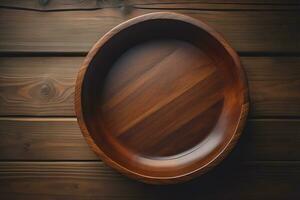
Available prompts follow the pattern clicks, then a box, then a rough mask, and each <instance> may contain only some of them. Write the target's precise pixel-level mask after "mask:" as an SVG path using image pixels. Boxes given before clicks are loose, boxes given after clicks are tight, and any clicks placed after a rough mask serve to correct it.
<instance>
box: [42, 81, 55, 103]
mask: <svg viewBox="0 0 300 200" xmlns="http://www.w3.org/2000/svg"><path fill="white" fill-rule="evenodd" d="M55 91H56V90H55V87H54V85H53V84H52V83H51V82H50V81H45V82H43V83H42V84H41V85H40V86H39V97H40V99H43V100H47V101H48V100H50V99H51V98H53V97H54V96H55Z"/></svg>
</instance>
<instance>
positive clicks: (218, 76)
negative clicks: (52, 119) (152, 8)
mask: <svg viewBox="0 0 300 200" xmlns="http://www.w3.org/2000/svg"><path fill="white" fill-rule="evenodd" d="M247 93H248V88H247V82H246V79H245V74H244V71H243V69H242V66H241V64H240V61H239V58H238V56H237V54H236V53H235V51H234V50H233V49H232V48H231V47H230V46H229V45H228V43H227V42H226V41H225V40H224V39H223V37H222V36H220V34H218V33H217V32H216V31H215V30H214V29H212V28H211V27H209V26H208V25H206V24H204V23H203V22H201V21H198V20H196V19H193V18H190V17H188V16H184V15H180V14H175V13H166V12H160V13H151V14H147V15H143V16H140V17H136V18H134V19H131V20H128V21H126V22H124V23H122V24H120V25H118V26H117V27H115V28H114V29H112V30H111V31H109V32H108V33H107V34H106V35H104V36H103V37H102V38H101V39H100V40H99V41H98V42H97V43H96V44H95V46H94V47H93V48H92V49H91V51H90V52H89V53H88V55H87V57H86V59H85V61H84V63H83V66H82V68H81V69H80V71H79V74H78V78H77V82H76V91H75V110H76V115H77V118H78V122H79V125H80V128H81V130H82V132H83V135H84V137H85V138H86V140H87V142H88V143H89V145H90V146H91V147H92V149H93V150H94V151H95V152H96V154H97V155H98V156H99V157H100V158H101V159H102V160H103V161H104V162H106V163H107V164H108V165H110V166H111V167H113V168H115V169H117V170H118V171H120V172H122V173H123V174H126V175H128V176H129V177H132V178H135V179H138V180H141V181H143V182H148V183H157V184H166V183H176V182H181V181H186V180H189V179H191V178H193V177H196V176H198V175H200V174H202V173H204V172H206V171H207V170H208V169H210V168H211V167H213V166H215V165H216V164H217V163H218V162H220V161H221V160H222V159H223V158H224V157H225V156H226V154H227V153H228V152H229V151H230V149H231V148H232V147H233V145H234V143H235V142H236V140H237V138H238V137H239V135H240V133H241V130H242V127H243V125H244V123H245V118H246V115H247V112H248V96H247Z"/></svg>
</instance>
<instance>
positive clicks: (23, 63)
mask: <svg viewBox="0 0 300 200" xmlns="http://www.w3.org/2000/svg"><path fill="white" fill-rule="evenodd" d="M241 60H242V64H243V65H244V67H245V69H246V72H247V77H248V80H249V88H250V99H251V110H250V112H251V116H253V117H266V116H287V117H289V116H299V113H300V92H299V88H300V58H298V57H242V58H241ZM82 61H83V57H1V58H0V88H1V89H0V97H1V98H0V107H1V109H0V115H2V116H8V115H10V116H16V115H22V116H24V115H29V116H74V108H73V98H74V97H73V95H74V84H75V78H76V74H77V71H78V69H79V66H80V65H81V63H82ZM287 68H288V70H286V69H287Z"/></svg>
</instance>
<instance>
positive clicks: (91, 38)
mask: <svg viewBox="0 0 300 200" xmlns="http://www.w3.org/2000/svg"><path fill="white" fill-rule="evenodd" d="M205 2H208V1H204V0H200V1H192V0H173V1H172V0H161V1H159V0H127V1H121V0H114V1H104V0H102V1H101V0H98V1H96V0H82V1H76V0H61V1H59V0H27V1H21V0H12V1H9V0H0V135H1V139H0V159H1V161H0V198H1V199H63V200H65V199H72V200H73V199H75V200H76V199H105V200H106V199H109V200H111V199H171V198H173V199H272V200H273V199H300V2H299V0H289V1H284V0H273V1H272V0H244V1H237V0H229V1H222V0H213V1H209V3H205ZM155 11H174V12H179V13H183V14H187V15H190V16H192V17H195V18H199V19H202V20H203V21H205V22H207V23H208V24H209V25H211V26H212V27H214V28H215V29H217V30H218V31H219V32H220V33H221V34H223V35H224V37H225V38H226V39H227V40H228V41H229V43H230V44H231V45H232V46H233V47H234V48H235V49H236V50H237V52H238V53H239V55H240V56H241V60H242V64H243V65H244V67H245V69H246V73H247V77H248V81H249V87H250V100H251V105H250V114H249V117H248V121H247V125H246V128H245V131H244V133H243V135H242V137H241V140H240V141H239V143H238V145H237V146H236V148H234V151H233V152H232V153H231V154H230V156H229V157H228V158H227V159H226V160H225V161H223V162H222V163H221V165H220V166H218V167H216V168H215V169H214V170H212V171H210V172H209V173H208V174H206V175H203V176H201V177H199V178H197V179H195V180H193V181H191V182H188V183H184V184H178V185H169V186H153V185H146V184H143V183H139V182H136V181H133V180H129V179H128V178H126V177H123V176H122V175H120V174H118V173H117V172H115V171H113V170H111V169H110V168H109V167H107V166H105V165H104V164H103V163H102V162H101V161H99V159H98V158H97V157H96V156H95V155H94V153H93V152H91V150H90V149H89V147H88V146H87V144H86V142H85V140H84V138H83V136H82V135H81V132H80V130H79V127H78V125H77V122H76V118H75V114H74V105H73V99H74V83H75V79H76V75H77V70H78V69H79V67H80V65H81V63H82V61H83V59H84V56H85V55H86V53H87V51H88V50H89V49H90V48H91V46H92V45H93V44H94V43H95V41H97V40H98V39H99V38H100V37H101V36H102V35H103V34H105V33H106V32H107V31H108V30H110V29H111V28H112V27H114V26H116V25H117V24H119V23H121V22H123V21H125V20H127V19H130V18H132V17H135V16H138V15H141V14H145V13H150V12H155Z"/></svg>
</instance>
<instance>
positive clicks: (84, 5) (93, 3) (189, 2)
mask: <svg viewBox="0 0 300 200" xmlns="http://www.w3.org/2000/svg"><path fill="white" fill-rule="evenodd" d="M234 2H236V4H234ZM270 3H272V4H270ZM297 3H299V2H297V0H289V1H283V0H278V1H274V0H273V1H271V2H268V1H261V0H251V1H224V0H214V1H209V3H207V1H205V0H200V1H199V0H198V1H195V0H185V1H182V0H175V1H174V0H160V1H155V0H126V1H120V0H111V1H98V0H83V1H76V0H50V1H37V0H27V1H22V0H1V1H0V7H3V8H9V9H23V10H32V11H45V12H50V11H71V10H95V9H103V8H108V7H115V8H118V7H121V8H122V9H128V10H130V9H132V8H159V9H201V10H224V9H228V10H297V9H300V8H299V7H298V6H297ZM295 4H296V5H295Z"/></svg>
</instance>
